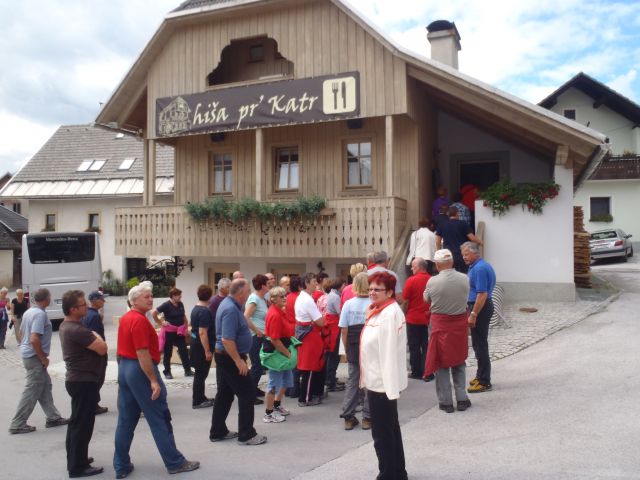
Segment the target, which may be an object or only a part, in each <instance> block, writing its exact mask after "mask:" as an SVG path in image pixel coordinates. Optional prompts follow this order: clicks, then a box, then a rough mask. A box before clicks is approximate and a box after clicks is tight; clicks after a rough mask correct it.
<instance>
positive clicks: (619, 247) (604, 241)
mask: <svg viewBox="0 0 640 480" xmlns="http://www.w3.org/2000/svg"><path fill="white" fill-rule="evenodd" d="M630 238H631V235H630V234H627V233H624V232H623V231H622V230H620V229H619V228H609V229H606V230H598V231H597V232H593V233H592V234H591V238H590V239H589V246H590V247H591V260H601V259H603V258H616V257H618V258H621V259H622V261H623V262H626V261H627V258H629V257H632V256H633V245H632V244H631V240H629V239H630Z"/></svg>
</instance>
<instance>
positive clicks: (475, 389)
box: [460, 242, 496, 393]
mask: <svg viewBox="0 0 640 480" xmlns="http://www.w3.org/2000/svg"><path fill="white" fill-rule="evenodd" d="M460 250H461V251H462V258H463V259H464V262H465V263H466V264H467V265H468V266H469V272H468V276H469V284H470V287H471V288H470V290H469V302H468V306H469V327H471V344H472V346H473V351H474V352H475V354H476V360H477V362H478V369H477V372H476V376H475V378H474V379H473V380H471V382H469V384H470V387H469V388H468V389H467V391H468V392H469V393H481V392H486V391H489V390H491V388H492V386H491V360H490V358H489V321H490V320H491V316H492V315H493V301H492V300H491V295H492V293H493V288H494V287H495V286H496V272H495V271H494V270H493V267H492V266H491V265H489V264H488V263H487V262H485V261H484V260H483V259H482V258H481V257H480V249H479V247H478V244H477V243H474V242H465V243H463V244H462V246H461V248H460Z"/></svg>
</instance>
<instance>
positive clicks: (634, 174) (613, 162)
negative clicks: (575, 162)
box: [589, 155, 640, 180]
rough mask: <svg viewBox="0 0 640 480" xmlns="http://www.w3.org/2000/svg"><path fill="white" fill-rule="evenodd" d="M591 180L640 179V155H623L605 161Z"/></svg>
mask: <svg viewBox="0 0 640 480" xmlns="http://www.w3.org/2000/svg"><path fill="white" fill-rule="evenodd" d="M589 179H590V180H630V179H640V155H626V156H624V155H622V156H618V157H611V158H609V159H607V160H605V161H603V162H602V163H601V164H600V166H599V167H598V168H597V170H596V171H595V172H593V175H591V177H590V178H589Z"/></svg>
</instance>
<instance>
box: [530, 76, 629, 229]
mask: <svg viewBox="0 0 640 480" xmlns="http://www.w3.org/2000/svg"><path fill="white" fill-rule="evenodd" d="M540 105H541V106H543V107H545V108H548V109H550V110H551V111H553V112H555V113H558V114H559V115H563V116H565V117H566V118H569V119H571V120H574V121H576V122H578V123H580V124H581V125H585V126H588V127H590V128H594V129H596V130H598V131H600V132H602V133H603V134H605V135H606V136H607V137H609V139H610V144H611V155H610V156H609V157H607V158H606V159H605V160H604V161H603V162H602V164H601V165H600V166H599V167H598V168H597V169H596V170H595V171H593V172H592V173H591V174H590V176H589V178H588V179H587V180H586V181H585V182H584V183H583V185H582V186H581V187H580V188H579V189H578V190H577V191H576V195H575V199H574V203H575V205H578V206H581V207H582V208H583V210H584V217H585V228H586V229H587V230H588V231H590V232H593V231H595V230H599V229H603V228H621V229H622V230H624V231H625V232H627V233H630V234H632V235H633V236H634V240H640V216H639V215H638V214H637V212H636V206H637V205H638V204H640V105H639V104H638V103H636V102H634V101H633V100H631V99H629V98H627V97H625V96H623V95H621V94H620V93H618V92H616V91H614V90H612V89H611V88H609V87H607V86H606V85H605V84H603V83H601V82H599V81H598V80H596V79H594V78H593V77H590V76H589V75H587V74H585V73H582V72H580V73H579V74H577V75H576V76H574V77H573V78H571V79H570V80H569V81H567V82H566V83H565V84H564V85H562V86H561V87H559V88H558V89H557V90H556V91H554V92H553V93H552V94H551V95H549V96H548V97H547V98H545V99H544V100H542V101H541V102H540Z"/></svg>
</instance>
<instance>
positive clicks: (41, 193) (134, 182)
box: [0, 125, 173, 280]
mask: <svg viewBox="0 0 640 480" xmlns="http://www.w3.org/2000/svg"><path fill="white" fill-rule="evenodd" d="M143 147H144V142H143V141H140V140H139V139H137V138H136V137H135V136H132V135H129V134H125V133H122V132H120V131H116V130H113V129H109V128H101V127H96V126H93V125H66V126H61V127H60V128H58V130H57V131H56V132H55V133H54V134H53V136H52V137H51V138H50V139H49V140H48V141H47V143H45V144H44V146H43V147H42V148H41V149H40V151H38V153H36V154H35V155H34V156H33V158H32V159H31V160H29V162H27V164H26V165H24V166H23V167H22V169H21V170H20V171H19V172H18V173H16V174H15V175H14V177H13V178H12V179H11V181H10V182H9V183H8V184H7V185H6V186H5V188H4V189H3V190H1V191H0V199H10V200H20V201H22V202H23V204H24V206H25V212H26V215H27V216H28V218H29V232H43V231H58V232H64V231H67V232H83V231H97V232H98V233H99V234H100V252H101V254H102V268H103V269H104V270H105V271H106V270H111V271H112V272H113V274H114V276H115V278H118V279H124V280H126V279H127V276H128V275H127V271H133V270H136V269H138V270H139V269H140V268H144V264H145V263H146V262H145V261H144V259H146V258H147V257H146V256H144V255H143V256H142V257H135V258H134V257H131V256H130V255H125V256H123V255H121V254H116V245H115V241H116V237H115V231H114V226H115V221H114V212H115V209H116V207H132V206H136V205H141V203H142V190H143V189H142V184H143V180H142V179H143V171H142V170H143V164H142V163H143V162H142V158H143V156H144V153H143V149H144V148H143ZM156 159H157V162H156V166H155V172H156V174H155V176H154V178H155V181H154V187H153V189H154V191H155V193H156V194H157V198H158V200H159V203H160V204H163V203H164V204H168V203H171V202H172V199H173V148H171V147H165V146H159V147H158V150H157V152H156Z"/></svg>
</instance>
